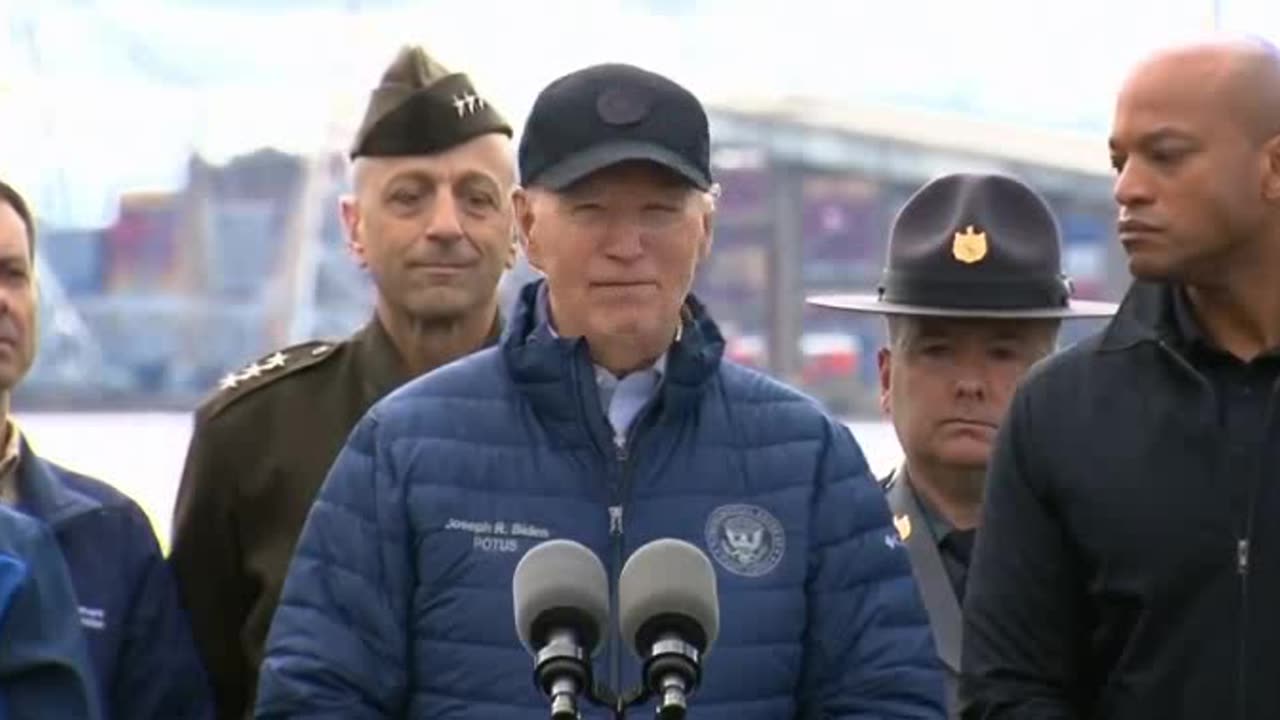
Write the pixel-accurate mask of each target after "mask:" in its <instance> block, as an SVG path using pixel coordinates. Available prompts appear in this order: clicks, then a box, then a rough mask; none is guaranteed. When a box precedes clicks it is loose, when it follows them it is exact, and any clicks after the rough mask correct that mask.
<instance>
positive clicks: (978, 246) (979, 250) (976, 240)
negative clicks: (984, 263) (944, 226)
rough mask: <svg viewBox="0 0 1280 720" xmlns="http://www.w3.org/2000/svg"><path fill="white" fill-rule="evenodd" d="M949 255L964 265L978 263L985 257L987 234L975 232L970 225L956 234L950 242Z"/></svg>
mask: <svg viewBox="0 0 1280 720" xmlns="http://www.w3.org/2000/svg"><path fill="white" fill-rule="evenodd" d="M951 255H952V256H953V257H954V258H955V259H956V260H959V261H960V262H962V263H965V264H966V265H971V264H973V263H976V262H978V261H979V260H981V259H982V258H984V257H986V256H987V234H986V233H985V232H981V231H975V230H974V229H973V226H972V225H970V226H968V227H966V228H965V229H964V231H963V232H957V233H956V234H955V238H954V239H953V240H952V241H951Z"/></svg>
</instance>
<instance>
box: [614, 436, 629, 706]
mask: <svg viewBox="0 0 1280 720" xmlns="http://www.w3.org/2000/svg"><path fill="white" fill-rule="evenodd" d="M614 460H615V461H616V462H617V466H618V484H617V485H616V486H615V487H614V496H613V505H610V506H609V539H610V542H611V543H612V545H613V567H614V568H616V570H617V572H618V573H619V574H620V573H621V572H622V565H623V563H624V562H625V560H626V558H625V552H626V537H625V535H624V533H625V532H626V528H625V526H624V525H623V522H624V520H623V510H624V507H625V506H624V505H623V503H624V502H625V499H626V485H627V474H628V473H627V470H628V469H629V467H630V462H629V461H630V454H629V453H628V451H627V439H626V437H625V436H623V435H621V434H619V435H616V436H615V437H614ZM611 603H612V605H613V616H614V617H615V618H616V617H617V616H618V612H619V605H618V583H617V581H616V580H615V581H614V583H613V597H612V598H611ZM615 627H616V626H615ZM614 633H615V635H616V637H615V638H614V642H612V643H610V647H611V652H610V657H609V676H610V678H611V683H610V684H611V686H612V688H613V691H614V693H615V696H616V697H617V707H616V708H615V709H616V710H617V712H618V716H619V717H621V716H622V714H623V711H624V710H625V709H626V705H625V703H626V700H625V699H624V697H623V696H624V695H625V693H624V691H623V689H622V645H623V642H625V641H624V639H623V638H622V636H621V634H619V633H617V631H616V630H615V631H614Z"/></svg>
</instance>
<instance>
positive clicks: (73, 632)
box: [0, 505, 102, 720]
mask: <svg viewBox="0 0 1280 720" xmlns="http://www.w3.org/2000/svg"><path fill="white" fill-rule="evenodd" d="M93 678H94V676H93V667H92V665H91V664H90V662H89V653H88V650H87V648H86V647H85V641H84V634H83V633H82V632H81V630H80V618H79V614H78V613H77V612H76V595H75V589H74V588H72V586H71V576H70V575H69V574H68V573H67V565H66V563H65V562H63V560H62V554H61V551H59V549H58V543H57V541H56V540H54V538H53V535H52V534H51V533H50V532H49V530H48V528H46V527H44V525H43V524H41V523H40V521H38V520H34V519H32V518H29V517H27V516H25V515H22V514H21V513H18V512H16V511H14V510H10V509H9V508H7V507H4V506H3V505H0V720H9V719H10V718H14V719H18V720H20V719H21V718H59V720H98V719H99V718H101V717H102V711H101V709H100V708H99V707H98V692H97V688H96V686H95V684H94V679H93Z"/></svg>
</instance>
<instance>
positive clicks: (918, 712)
mask: <svg viewBox="0 0 1280 720" xmlns="http://www.w3.org/2000/svg"><path fill="white" fill-rule="evenodd" d="M522 138H523V139H522V142H521V146H520V151H519V163H520V170H521V174H522V182H523V184H524V187H523V188H522V189H520V190H518V191H517V192H516V194H515V196H514V200H515V210H516V215H517V217H518V218H519V221H520V225H521V228H522V230H523V235H524V242H525V251H526V253H527V255H528V257H529V259H530V261H531V263H532V264H533V266H534V267H536V268H538V269H539V270H541V271H542V272H543V273H544V274H545V275H546V281H545V282H542V281H539V282H535V283H533V284H530V285H528V286H526V287H525V288H524V290H523V291H522V293H521V298H520V303H519V306H518V308H517V310H516V311H515V313H514V315H513V317H512V321H511V323H510V325H509V327H508V330H507V332H506V333H505V335H504V338H503V342H502V344H501V346H500V347H498V348H491V349H488V350H484V351H481V352H479V353H477V354H475V355H472V356H471V357H469V358H467V359H464V360H461V361H458V362H456V363H453V364H450V365H447V366H445V367H443V368H440V369H438V370H436V371H434V372H432V373H430V374H428V375H426V376H424V377H422V378H420V379H418V380H414V381H411V382H410V383H408V384H407V385H405V386H404V387H402V388H401V389H400V390H398V391H396V392H395V393H393V394H391V395H390V396H388V397H387V398H385V399H384V400H383V401H381V402H379V403H378V404H377V405H375V406H374V407H373V409H372V410H370V412H369V413H368V414H367V415H366V416H365V418H364V419H363V420H362V421H361V422H360V423H359V424H358V425H357V427H356V428H355V430H354V431H353V433H352V436H351V438H350V440H349V441H348V443H347V445H346V447H345V448H344V449H343V450H342V452H341V454H340V455H339V457H338V460H337V462H336V464H335V466H334V468H333V469H332V471H331V473H330V475H329V477H328V479H327V480H326V483H325V486H324V488H323V489H322V490H321V492H320V495H319V498H318V500H317V502H316V504H315V505H314V506H313V507H312V510H311V513H310V516H309V517H308V520H307V523H306V526H305V528H304V530H303V533H302V537H301V540H300V542H299V545H298V550H297V552H296V554H295V555H294V558H293V562H292V564H291V566H290V571H289V575H288V578H287V579H286V581H285V586H284V592H283V598H282V602H281V604H280V606H279V609H278V610H277V612H276V615H275V619H274V622H273V624H272V628H271V631H270V633H269V635H268V640H267V652H266V656H265V660H264V662H263V665H262V670H261V680H260V685H259V688H260V690H259V696H258V703H257V717H258V718H263V719H266V718H321V717H325V718H328V717H337V716H339V715H341V716H342V717H344V718H359V719H364V718H369V719H373V718H379V719H382V718H428V717H429V718H453V719H458V718H485V719H486V720H515V719H516V718H520V719H522V720H523V719H524V718H530V717H539V716H543V717H545V716H546V713H547V701H546V699H545V698H543V697H542V695H541V694H540V692H539V691H538V690H537V689H536V688H535V687H534V685H533V682H532V680H531V674H532V663H531V660H530V658H529V656H528V655H527V653H526V652H525V650H524V649H523V648H522V647H521V645H520V643H519V641H518V639H517V635H516V631H515V628H514V623H513V622H512V619H511V618H512V595H511V577H512V572H513V570H514V569H515V566H516V563H517V562H518V561H519V559H520V558H521V556H522V555H523V554H524V552H525V551H527V550H528V549H529V548H530V547H532V546H533V545H535V544H537V543H538V542H540V541H542V540H543V539H546V538H568V539H572V540H575V541H578V542H581V543H583V544H585V545H587V546H588V547H590V548H591V549H592V550H593V551H594V552H595V553H596V554H597V555H598V556H599V557H600V558H601V559H602V561H603V562H604V563H605V566H606V568H607V570H608V572H609V574H610V576H611V579H612V580H613V581H614V582H616V579H617V576H618V574H619V572H620V570H621V566H622V564H623V563H624V561H625V559H626V558H627V557H628V556H629V555H630V554H631V553H632V552H633V551H635V550H636V549H637V548H639V547H640V546H642V545H644V544H645V543H647V542H649V541H652V540H654V539H656V538H661V537H674V538H679V539H682V540H685V541H689V542H692V543H695V544H696V545H698V546H700V547H702V548H703V549H704V550H705V551H706V553H707V554H708V555H709V556H710V557H711V558H713V560H712V562H713V564H714V566H715V568H716V572H717V576H718V584H719V589H720V609H721V632H720V637H719V639H718V641H717V643H716V646H715V649H714V651H713V653H712V654H711V656H709V657H710V659H709V662H708V664H707V667H706V673H705V676H704V684H703V685H702V686H701V687H700V688H699V690H698V693H697V695H696V696H695V697H694V702H695V704H696V710H695V711H694V714H695V716H696V717H700V718H704V719H705V720H728V719H730V718H731V719H732V720H764V719H765V718H768V719H769V720H776V719H778V718H815V719H816V718H824V719H827V720H833V719H837V718H942V717H944V711H943V674H942V669H941V665H940V663H939V661H938V660H937V654H936V652H935V648H934V644H933V639H932V637H931V634H930V631H929V627H928V621H927V619H926V616H925V612H924V609H923V607H922V604H921V602H920V598H919V595H918V593H917V590H916V586H915V583H914V580H913V578H912V575H911V568H910V564H909V560H908V558H907V554H906V551H905V550H904V548H903V545H902V542H901V539H900V537H899V536H898V534H897V532H896V531H895V530H894V527H893V525H892V522H891V519H890V514H889V511H888V507H887V505H886V502H885V499H884V496H883V495H882V494H881V492H880V490H879V487H878V485H877V484H876V482H875V480H874V479H873V478H872V477H871V474H870V472H869V470H868V467H867V464H866V461H865V459H864V458H863V455H862V452H861V451H860V449H859V447H858V445H857V444H856V443H855V442H854V440H853V438H852V436H851V435H850V433H849V431H848V429H847V428H845V427H844V426H843V425H841V424H840V423H839V422H837V421H836V420H834V419H832V418H830V417H829V416H827V415H826V414H825V413H824V412H823V411H822V410H821V409H820V408H819V406H818V405H817V404H815V403H814V402H813V401H812V400H810V399H808V398H806V397H804V396H803V395H801V394H799V393H797V392H795V391H793V390H791V389H789V388H787V387H785V386H783V385H781V384H779V383H777V382H775V381H772V380H770V379H769V378H767V377H765V376H763V375H760V374H758V373H755V372H753V371H751V370H748V369H745V368H742V367H740V366H737V365H734V364H733V363H731V362H728V361H725V360H722V353H723V350H724V340H723V338H722V337H721V335H720V333H719V331H718V329H717V328H716V325H715V323H714V322H713V321H712V319H711V318H710V317H709V316H708V314H707V312H706V310H705V308H704V307H703V306H702V305H701V304H700V303H699V302H698V301H697V300H696V299H695V298H694V297H693V296H692V295H690V293H689V290H690V287H691V285H692V281H693V277H694V271H695V269H696V267H697V265H698V263H699V261H700V260H702V259H703V258H705V257H706V255H707V253H708V252H709V251H710V247H711V229H712V218H713V214H714V196H715V186H714V185H713V182H712V178H711V172H710V162H709V138H708V131H707V118H706V114H705V112H704V110H703V108H702V105H701V103H700V102H699V101H698V100H697V99H696V98H695V97H694V96H693V95H692V94H690V93H689V92H688V91H687V90H685V89H684V88H682V87H680V86H679V85H677V84H675V83H673V82H672V81H671V80H668V79H666V78H664V77H661V76H658V75H654V74H652V73H649V72H646V71H643V70H640V69H638V68H633V67H630V66H622V65H605V66H596V67H592V68H588V69H586V70H582V71H579V72H577V73H574V74H571V75H569V76H567V77H565V78H562V79H560V80H558V81H556V82H555V83H553V84H552V85H551V86H549V87H548V88H547V89H545V90H544V91H543V93H542V94H541V95H540V96H539V98H538V99H537V101H536V102H535V105H534V108H533V111H532V114H531V116H530V117H529V120H528V124H527V125H526V127H525V129H524V133H523V136H522ZM610 635H611V636H610V637H609V638H608V639H607V641H606V642H607V645H606V648H605V650H604V651H603V652H602V653H601V654H600V656H599V657H598V658H597V660H596V665H595V673H596V676H597V679H598V680H599V681H601V683H603V684H604V685H607V686H609V687H610V688H613V689H615V690H618V691H619V692H620V693H622V694H623V696H624V697H625V698H632V697H634V696H633V695H630V694H628V693H627V691H628V690H630V689H633V688H636V687H638V686H640V685H641V675H640V667H639V662H638V661H637V660H636V659H634V658H633V657H632V656H631V655H630V654H629V653H628V652H627V651H626V649H625V648H624V647H623V644H622V643H621V642H620V641H619V638H618V636H617V630H616V628H615V629H613V630H612V632H611V633H610ZM623 702H625V700H624V701H623ZM652 712H653V710H652V707H644V706H636V707H632V708H631V713H632V714H633V715H637V714H651V713H652ZM584 716H585V717H588V718H603V717H609V716H611V711H609V710H606V709H603V708H598V707H593V706H590V705H588V706H587V707H586V711H585V713H584Z"/></svg>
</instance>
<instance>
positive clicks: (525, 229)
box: [511, 187, 543, 272]
mask: <svg viewBox="0 0 1280 720" xmlns="http://www.w3.org/2000/svg"><path fill="white" fill-rule="evenodd" d="M534 205H536V203H535V202H534V197H533V195H532V194H531V193H530V192H529V191H528V190H525V189H524V188H522V187H517V188H516V189H514V190H512V191H511V207H512V210H513V211H514V212H515V227H516V232H517V234H518V235H519V241H520V248H521V249H522V250H524V256H525V259H526V260H528V261H529V265H530V266H531V267H533V268H534V269H535V270H537V271H539V272H542V271H543V267H542V248H541V246H540V245H539V243H538V237H537V233H536V232H535V231H534V225H535V224H536V222H537V221H536V214H537V213H536V211H535V209H534Z"/></svg>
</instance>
